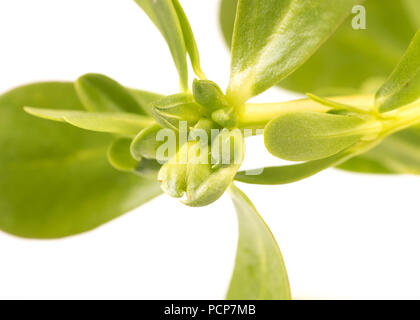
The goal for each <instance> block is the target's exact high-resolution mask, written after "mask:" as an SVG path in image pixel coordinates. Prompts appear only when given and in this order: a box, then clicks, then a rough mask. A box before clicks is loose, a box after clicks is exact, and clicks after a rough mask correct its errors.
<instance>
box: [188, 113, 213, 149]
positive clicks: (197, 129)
mask: <svg viewBox="0 0 420 320" xmlns="http://www.w3.org/2000/svg"><path fill="white" fill-rule="evenodd" d="M215 128H218V125H217V124H216V123H214V122H213V121H211V120H210V119H206V118H202V119H200V120H199V121H198V122H197V124H196V125H195V126H194V127H193V128H191V130H190V133H189V137H190V139H191V140H195V141H196V140H197V139H198V138H199V139H200V142H203V143H204V142H205V143H207V144H209V143H210V142H211V130H212V129H215ZM203 133H205V135H206V136H207V139H206V141H202V140H203V139H202V138H203V137H202V136H203V135H204V134H203Z"/></svg>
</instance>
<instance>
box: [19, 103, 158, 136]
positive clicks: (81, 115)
mask: <svg viewBox="0 0 420 320" xmlns="http://www.w3.org/2000/svg"><path fill="white" fill-rule="evenodd" d="M25 111H26V112H28V113H29V114H31V115H34V116H36V117H40V118H43V119H48V120H53V121H59V122H67V123H69V124H71V125H73V126H76V127H78V128H81V129H85V130H90V131H97V132H108V133H116V134H121V135H127V136H134V135H136V134H137V133H138V132H139V131H140V130H142V129H143V128H145V127H147V126H150V125H152V124H153V123H154V121H153V120H152V119H151V118H149V117H145V116H140V115H137V114H133V113H123V112H119V113H111V112H87V111H74V110H54V109H39V108H32V107H25Z"/></svg>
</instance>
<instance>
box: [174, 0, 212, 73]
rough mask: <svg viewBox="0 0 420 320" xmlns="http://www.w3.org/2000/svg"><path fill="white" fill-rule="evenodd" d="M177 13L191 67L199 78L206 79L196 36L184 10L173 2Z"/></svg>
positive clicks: (177, 3) (175, 1)
mask: <svg viewBox="0 0 420 320" xmlns="http://www.w3.org/2000/svg"><path fill="white" fill-rule="evenodd" d="M172 2H173V4H174V8H175V11H176V13H177V15H178V19H179V23H180V24H181V29H182V33H183V35H184V41H185V47H186V48H187V52H188V55H189V57H190V60H191V65H192V67H193V70H194V72H195V74H196V75H197V77H199V78H200V79H206V76H205V75H204V72H203V70H201V64H200V55H199V53H198V48H197V43H196V42H195V38H194V34H193V31H192V29H191V26H190V23H189V21H188V18H187V16H186V15H185V12H184V9H182V6H181V4H180V3H179V1H178V0H172Z"/></svg>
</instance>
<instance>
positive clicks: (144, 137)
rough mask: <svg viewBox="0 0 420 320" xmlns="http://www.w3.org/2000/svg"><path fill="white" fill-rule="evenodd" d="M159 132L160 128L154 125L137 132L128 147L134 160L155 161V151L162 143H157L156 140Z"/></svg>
mask: <svg viewBox="0 0 420 320" xmlns="http://www.w3.org/2000/svg"><path fill="white" fill-rule="evenodd" d="M159 130H162V127H161V126H159V125H157V124H156V125H152V126H150V127H147V128H144V129H143V130H142V131H140V132H139V134H138V135H137V136H136V137H135V138H134V140H133V142H132V143H131V146H130V151H131V155H132V156H133V157H134V159H137V160H140V159H142V158H148V159H156V150H157V149H158V148H159V146H160V145H161V144H162V141H158V140H157V138H156V136H157V134H158V132H159Z"/></svg>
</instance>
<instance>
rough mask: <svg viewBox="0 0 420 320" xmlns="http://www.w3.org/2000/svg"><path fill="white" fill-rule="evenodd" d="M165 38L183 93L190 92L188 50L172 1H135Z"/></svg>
mask: <svg viewBox="0 0 420 320" xmlns="http://www.w3.org/2000/svg"><path fill="white" fill-rule="evenodd" d="M135 1H136V3H137V4H138V5H139V6H140V7H141V8H142V9H143V10H144V12H146V14H147V15H148V16H149V18H150V20H152V21H153V23H154V24H155V25H156V27H157V28H158V29H159V31H160V33H161V34H162V36H163V37H164V38H165V40H166V42H167V44H168V46H169V50H170V51H171V54H172V58H173V59H174V62H175V66H176V68H177V70H178V74H179V77H180V85H181V89H182V90H183V91H188V64H187V49H186V45H185V41H184V35H183V32H182V27H181V23H180V21H179V18H178V15H177V11H176V10H175V8H174V4H173V2H172V0H135Z"/></svg>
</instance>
